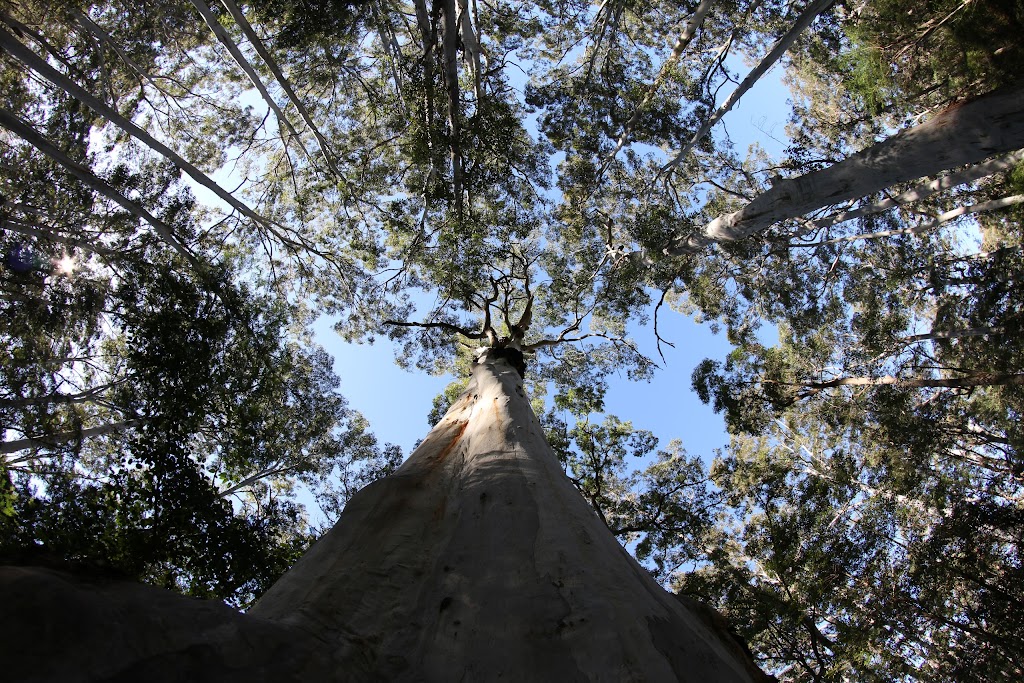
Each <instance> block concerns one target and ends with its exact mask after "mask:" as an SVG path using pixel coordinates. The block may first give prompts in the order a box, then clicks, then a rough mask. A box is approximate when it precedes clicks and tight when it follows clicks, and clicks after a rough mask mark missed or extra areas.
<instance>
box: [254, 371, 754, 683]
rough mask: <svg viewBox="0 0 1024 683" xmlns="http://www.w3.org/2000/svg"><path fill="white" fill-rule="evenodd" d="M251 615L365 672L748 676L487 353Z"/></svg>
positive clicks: (742, 661)
mask: <svg viewBox="0 0 1024 683" xmlns="http://www.w3.org/2000/svg"><path fill="white" fill-rule="evenodd" d="M250 614H251V615H253V616H256V617H259V618H261V619H266V620H270V621H275V622H278V623H281V624H282V625H285V626H288V627H295V628H299V629H301V630H304V631H306V632H308V633H310V634H316V635H317V636H318V637H319V638H321V639H323V641H324V642H325V643H326V644H327V646H328V647H330V648H333V649H334V651H335V652H336V653H338V654H339V656H341V657H342V658H343V663H342V666H343V667H344V668H345V669H346V670H347V671H349V672H350V673H354V672H356V671H359V672H360V674H362V675H366V676H368V677H370V678H372V679H374V680H378V679H379V680H390V681H394V680H415V681H451V680H474V681H476V680H496V679H499V678H501V679H502V680H509V681H534V680H552V681H553V680H559V681H562V680H569V681H578V680H590V681H624V680H643V681H670V680H682V681H746V680H758V679H759V678H760V677H761V674H760V672H759V671H757V669H756V668H753V665H752V664H750V662H749V659H748V658H747V657H745V656H744V655H742V653H741V651H740V650H739V648H738V647H736V645H735V643H734V642H733V641H732V640H731V638H730V637H729V636H728V635H727V634H723V633H720V632H718V631H717V629H714V628H713V627H710V626H707V625H705V622H704V621H702V619H701V617H700V616H699V615H697V614H695V611H692V610H691V609H689V608H687V607H684V606H683V604H682V603H681V602H680V601H678V600H676V599H675V598H674V597H673V596H672V595H670V594H669V593H667V592H666V591H664V590H663V589H662V588H661V587H660V586H659V585H658V584H657V583H656V582H655V581H654V580H653V579H652V578H651V576H650V575H649V574H648V573H647V572H646V571H645V570H644V569H643V568H641V567H640V566H639V565H638V564H637V563H636V561H635V560H633V559H632V558H631V557H630V556H629V555H628V554H627V553H626V551H625V550H623V548H622V547H621V546H619V544H618V543H617V542H616V541H615V538H614V537H613V536H612V535H611V533H610V532H609V531H608V529H607V528H606V527H605V526H604V525H603V524H602V523H601V521H600V519H598V517H597V516H596V515H595V513H594V511H593V509H592V508H591V507H590V506H589V505H588V504H587V503H586V501H585V500H584V499H583V498H582V497H581V496H580V494H579V493H578V492H577V491H576V489H574V488H573V486H572V484H571V483H570V482H569V480H568V479H567V478H566V477H565V475H564V473H563V471H562V469H561V467H560V465H559V462H558V459H557V458H556V456H555V455H554V453H553V452H552V451H551V449H550V447H549V446H548V445H547V442H546V441H545V439H544V436H543V432H542V430H541V427H540V424H539V423H538V421H537V419H536V417H535V416H534V414H533V412H532V410H531V408H530V404H529V402H528V400H527V399H526V397H525V396H524V394H523V389H522V381H521V379H520V377H519V375H518V373H517V372H516V371H515V370H514V369H513V368H512V367H511V366H510V365H509V364H508V363H507V361H505V360H501V359H496V358H494V356H493V355H492V354H491V352H488V353H487V354H486V355H485V356H484V357H483V358H482V359H481V361H480V362H479V363H478V364H477V365H476V366H475V367H474V371H473V378H472V380H471V382H470V384H469V387H468V389H467V390H466V393H465V394H463V395H462V397H461V398H460V399H459V400H458V401H457V402H456V403H455V404H454V405H453V406H452V408H451V409H450V410H449V411H448V414H447V415H445V417H444V419H442V420H441V422H439V423H438V425H437V426H436V427H435V428H434V430H433V431H431V432H430V434H429V435H428V436H427V438H426V439H425V440H424V441H423V443H422V444H421V445H420V447H419V448H418V449H417V450H416V451H415V452H414V453H413V454H412V456H411V457H410V458H409V460H408V461H407V462H406V463H405V464H404V465H403V466H402V467H401V468H400V469H399V471H398V472H397V473H396V474H394V475H392V476H390V477H387V478H385V479H383V480H380V481H378V482H375V483H373V484H371V485H370V486H368V487H367V488H365V489H363V490H362V491H360V492H359V493H358V494H357V495H356V496H355V497H353V499H352V500H351V501H350V502H349V504H348V506H347V507H346V508H345V511H344V513H343V514H342V517H341V520H340V521H339V522H338V524H337V525H336V526H335V528H334V529H332V530H331V532H330V533H328V534H327V535H326V536H325V537H324V538H322V539H321V540H320V541H319V542H318V543H317V544H316V545H315V546H314V547H313V548H312V549H311V550H310V551H309V552H308V553H307V554H306V555H305V556H304V557H303V558H302V560H300V561H299V563H298V564H297V565H296V566H295V567H293V568H292V569H291V571H289V572H288V573H287V574H285V576H284V577H282V578H281V580H280V581H278V582H277V584H275V585H274V586H273V587H272V588H271V589H270V591H268V592H267V594H266V595H265V596H264V597H263V598H262V599H261V601H260V602H259V603H258V604H257V605H256V607H254V608H253V609H252V610H250Z"/></svg>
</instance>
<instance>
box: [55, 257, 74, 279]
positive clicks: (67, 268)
mask: <svg viewBox="0 0 1024 683" xmlns="http://www.w3.org/2000/svg"><path fill="white" fill-rule="evenodd" d="M54 266H55V267H56V268H57V272H58V273H60V274H61V275H71V274H72V273H74V272H75V259H74V258H73V257H71V256H68V255H67V254H65V255H64V257H63V258H61V259H60V260H59V261H55V262H54Z"/></svg>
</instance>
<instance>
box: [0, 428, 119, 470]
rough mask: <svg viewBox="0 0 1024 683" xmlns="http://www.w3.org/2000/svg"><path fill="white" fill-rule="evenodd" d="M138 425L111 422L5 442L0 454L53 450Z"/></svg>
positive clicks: (8, 462) (7, 462)
mask: <svg viewBox="0 0 1024 683" xmlns="http://www.w3.org/2000/svg"><path fill="white" fill-rule="evenodd" d="M138 423H139V420H122V421H120V422H111V423H110V424H105V425H100V426H99V427H87V428H86V429H76V430H73V431H69V432H57V433H56V434H47V435H45V436H37V437H26V438H24V439H14V440H12V441H4V442H3V443H0V454H3V455H6V454H7V453H17V452H18V451H23V450H25V449H27V448H53V447H55V446H59V445H60V444H63V443H67V442H69V441H75V440H77V439H89V438H92V437H94V436H103V435H104V434H110V433H111V432H120V431H123V430H125V429H127V428H128V427H131V426H132V425H134V424H138ZM28 459H30V458H28V457H23V458H12V459H10V460H6V461H0V462H3V464H5V465H12V464H15V463H18V462H23V461H25V460H28Z"/></svg>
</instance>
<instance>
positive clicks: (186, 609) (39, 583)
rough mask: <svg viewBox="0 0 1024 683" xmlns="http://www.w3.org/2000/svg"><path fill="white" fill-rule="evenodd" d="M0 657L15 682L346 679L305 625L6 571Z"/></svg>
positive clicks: (134, 590) (86, 579) (86, 581)
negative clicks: (300, 627)
mask: <svg viewBox="0 0 1024 683" xmlns="http://www.w3.org/2000/svg"><path fill="white" fill-rule="evenodd" d="M0 661H2V662H3V680H5V681H10V682H11V683H54V682H55V681H60V683H93V682H95V683H99V682H100V681H103V682H104V683H139V682H140V681H145V682H146V683H172V682H173V683H185V682H186V681H188V682H195V683H205V682H207V681H209V682H210V683H213V682H214V681H217V682H219V683H259V682H264V681H265V682H266V683H272V682H274V683H276V682H277V681H282V682H289V681H294V682H295V683H299V682H305V681H308V682H311V683H312V682H315V681H327V680H343V679H341V678H330V677H329V676H330V675H331V672H334V671H336V670H337V666H336V665H335V664H334V663H332V662H331V652H330V650H328V649H326V648H323V647H321V646H320V642H319V641H318V640H317V639H315V638H312V637H310V636H309V635H308V634H306V633H303V632H300V631H298V630H297V629H293V628H288V627H286V626H282V625H280V624H274V623H271V622H268V621H264V620H261V619H257V618H254V617H250V616H246V615H242V614H239V613H238V612H236V611H234V610H233V609H231V608H229V607H226V606H225V605H223V604H221V603H217V602H214V601H208V600H196V599H193V598H186V597H182V596H181V595H178V594H176V593H172V592H170V591H167V590H162V589H160V588H153V587H151V586H143V585H140V584H137V583H132V582H128V581H123V580H113V579H110V578H105V577H98V576H81V575H77V576H73V575H71V574H67V573H65V572H59V571H54V570H50V569H42V568H38V567H0Z"/></svg>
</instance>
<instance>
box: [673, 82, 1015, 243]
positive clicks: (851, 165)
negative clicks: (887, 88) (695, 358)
mask: <svg viewBox="0 0 1024 683" xmlns="http://www.w3.org/2000/svg"><path fill="white" fill-rule="evenodd" d="M1022 114H1024V80H1022V81H1018V82H1017V83H1015V84H1013V85H1011V86H1007V87H1005V88H1001V89H999V90H996V91H994V92H991V93H988V94H987V95H982V96H981V97H978V98H977V99H974V100H971V101H969V102H965V103H962V104H959V105H956V106H953V107H950V108H949V109H947V110H946V111H944V112H942V113H941V114H939V115H938V116H936V117H935V118H933V119H931V120H930V121H928V122H926V123H923V124H921V125H920V126H917V127H915V128H911V129H910V130H907V131H903V132H901V133H899V134H897V135H895V136H893V137H891V138H889V139H888V140H884V141H882V142H879V143H878V144H876V145H872V146H871V147H868V148H867V149H865V150H862V151H860V152H858V153H857V154H854V155H853V156H851V157H849V158H848V159H844V160H843V161H841V162H839V163H838V164H834V165H832V166H829V167H828V168H824V169H821V170H819V171H814V172H812V173H807V174H805V175H802V176H799V177H797V178H790V179H785V180H781V181H779V182H777V183H776V184H775V185H774V186H773V187H772V188H771V189H770V190H768V191H767V192H764V193H763V194H761V195H760V196H758V197H757V198H756V199H754V200H753V201H752V202H750V203H749V204H747V205H746V206H745V207H743V208H742V209H740V210H739V211H736V212H733V213H730V214H726V215H724V216H719V217H718V218H716V219H715V220H713V221H711V222H710V223H708V224H707V225H706V226H704V228H703V229H702V230H701V231H700V232H698V233H697V234H695V235H688V236H681V237H679V238H677V239H676V240H675V241H674V242H673V243H672V244H670V245H669V246H668V248H666V249H665V253H666V254H668V255H672V256H678V255H681V254H692V253H696V252H698V251H699V250H701V249H702V248H704V247H705V246H708V245H710V244H713V243H715V242H731V241H735V240H740V239H744V238H746V237H749V236H751V235H753V234H755V233H757V232H760V231H762V230H764V229H766V228H768V227H770V226H772V225H774V224H775V223H778V222H780V221H784V220H786V219H789V218H796V217H798V216H803V215H805V214H807V213H809V212H811V211H814V210H815V209H820V208H823V207H826V206H833V205H835V204H839V203H841V202H845V201H848V200H850V199H857V198H860V197H864V196H867V195H869V194H871V193H873V192H878V191H879V190H882V189H885V188H887V187H890V186H892V185H894V184H896V183H902V182H906V181H909V180H914V179H916V178H922V177H924V176H928V175H932V174H934V173H938V172H939V171H944V170H946V169H949V168H955V167H957V166H962V165H965V164H974V163H978V162H979V161H982V160H984V159H987V158H988V157H990V156H994V155H996V154H1002V153H1005V152H1009V151H1012V150H1016V149H1020V148H1022V147H1024V115H1022Z"/></svg>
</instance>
